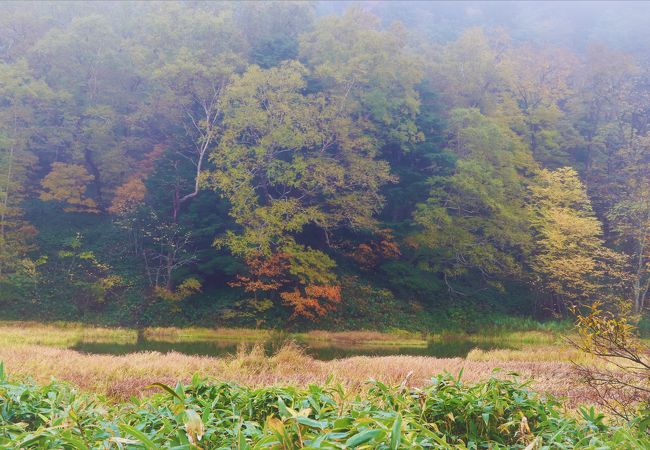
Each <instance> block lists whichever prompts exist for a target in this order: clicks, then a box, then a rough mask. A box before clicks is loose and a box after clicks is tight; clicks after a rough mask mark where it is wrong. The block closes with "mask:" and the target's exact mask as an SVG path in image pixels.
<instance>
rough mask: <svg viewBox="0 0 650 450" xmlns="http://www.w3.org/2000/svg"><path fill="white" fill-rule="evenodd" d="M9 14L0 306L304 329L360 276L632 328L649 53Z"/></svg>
mask: <svg viewBox="0 0 650 450" xmlns="http://www.w3.org/2000/svg"><path fill="white" fill-rule="evenodd" d="M5 9H6V11H5V13H3V17H2V18H1V19H0V21H1V23H0V25H1V26H0V285H2V292H3V293H2V294H0V301H5V302H13V301H15V299H16V298H19V297H20V298H22V299H24V298H30V299H32V301H33V302H37V303H38V299H39V298H40V297H42V296H44V295H53V294H52V292H53V290H56V289H63V288H62V286H63V285H67V286H71V287H72V289H71V290H70V291H65V292H66V297H67V298H65V299H59V300H58V301H59V302H72V303H75V304H76V305H77V306H79V308H81V309H97V310H101V308H102V307H104V306H103V305H106V304H107V303H111V302H119V301H120V299H121V298H123V297H124V296H125V295H127V294H126V293H127V292H130V293H131V294H133V292H137V295H138V296H140V297H141V298H143V299H145V298H146V299H150V300H147V301H151V299H157V300H156V301H158V300H159V301H163V302H167V303H169V304H172V305H179V304H182V303H183V302H185V301H186V300H187V299H191V298H192V297H193V296H197V295H205V294H206V293H209V292H211V290H213V289H222V288H227V289H232V290H236V291H237V292H238V293H239V294H240V299H239V300H238V301H237V302H236V303H234V304H233V305H230V306H228V308H227V310H225V311H226V312H227V313H232V312H233V311H236V312H237V313H238V314H245V315H247V316H250V317H253V318H254V317H256V316H257V315H259V314H263V313H264V311H266V310H268V309H271V308H280V309H281V310H282V311H284V313H285V314H286V317H288V318H290V320H295V321H317V320H320V319H321V318H323V317H325V316H327V315H328V314H329V313H332V312H333V311H336V310H337V309H340V308H341V307H342V304H343V302H344V299H345V298H346V296H348V295H350V294H349V292H348V291H349V290H350V289H351V287H350V285H351V283H356V284H357V285H358V284H359V283H360V282H359V280H360V279H361V280H365V281H367V282H368V283H369V284H371V285H373V284H376V285H381V286H383V287H386V288H387V289H389V290H390V291H391V292H394V293H395V294H396V295H398V296H399V297H400V298H402V299H404V301H416V302H420V303H422V304H424V305H427V304H431V303H435V302H437V301H439V299H440V298H451V299H453V298H461V299H462V298H468V297H471V298H475V299H477V301H479V302H480V298H481V290H482V289H491V290H493V291H495V292H500V293H504V295H505V293H506V292H507V291H508V290H509V289H510V287H511V286H512V285H513V283H514V284H517V285H521V286H525V287H526V289H527V291H526V292H527V294H526V302H527V303H528V304H529V305H530V307H531V310H535V311H536V312H538V313H541V312H544V311H551V312H557V313H564V312H565V311H566V309H567V307H568V306H569V305H571V304H574V303H576V302H581V301H585V300H592V299H595V298H598V299H601V300H603V301H608V302H609V301H611V302H618V301H622V302H624V303H625V304H626V305H629V307H630V308H631V309H633V310H634V311H635V312H642V311H643V309H644V307H645V306H646V303H647V296H648V290H649V289H650V266H649V265H648V258H649V257H650V248H649V245H648V244H649V242H648V239H649V237H650V177H649V175H650V134H649V132H650V128H649V125H650V71H649V70H648V67H647V61H646V60H644V59H643V58H641V57H639V56H638V55H632V54H627V53H625V52H622V51H620V50H614V49H612V48H608V47H606V46H604V45H601V44H598V43H593V44H592V45H590V46H589V47H588V48H587V49H586V50H585V51H580V52H576V51H575V50H573V49H571V48H568V47H569V46H566V47H559V46H550V45H549V46H542V45H537V44H535V43H533V42H522V41H520V40H513V39H511V38H510V37H509V36H508V34H507V31H504V30H491V29H482V28H469V29H466V30H463V31H462V33H460V35H459V37H458V38H457V39H455V40H452V41H447V42H442V43H440V42H433V41H431V40H430V39H427V38H425V37H424V36H422V35H419V34H418V33H417V32H415V31H414V30H411V29H409V28H407V27H406V26H404V25H402V24H400V23H392V24H388V25H387V24H385V23H383V22H382V21H380V20H379V19H378V18H377V17H376V16H374V15H372V14H371V13H369V12H367V11H365V10H364V9H362V8H350V9H347V10H346V11H344V12H342V13H341V14H338V15H332V16H319V15H317V14H316V8H315V6H314V4H311V3H290V2H280V3H250V4H246V3H244V4H237V3H214V2H209V3H201V2H197V3H195V2H188V3H173V2H169V3H168V2H165V3H125V4H102V3H99V4H96V5H94V4H84V5H78V4H67V3H60V4H56V3H51V4H50V3H48V4H42V5H30V4H25V3H11V4H7V5H6V8H5ZM48 214H49V215H48ZM44 217H54V218H56V220H49V219H48V220H45V219H44ZM57 220H63V221H65V220H67V221H68V222H65V223H71V224H73V225H74V226H71V227H70V228H69V229H66V228H63V229H62V228H61V226H60V223H63V222H57ZM89 235H91V236H94V237H93V238H92V239H95V238H96V237H97V236H110V240H111V242H110V243H109V244H107V245H104V247H102V248H99V247H97V246H95V245H94V244H93V242H92V239H91V238H90V237H89ZM97 239H100V238H97ZM353 279H354V280H356V281H354V282H352V281H351V280H353ZM61 292H62V291H60V290H59V291H58V293H59V295H60V294H61ZM202 292H203V293H202ZM143 301H144V300H143Z"/></svg>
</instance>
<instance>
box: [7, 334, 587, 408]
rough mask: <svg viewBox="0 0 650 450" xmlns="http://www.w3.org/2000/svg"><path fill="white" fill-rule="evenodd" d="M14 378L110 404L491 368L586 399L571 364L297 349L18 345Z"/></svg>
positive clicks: (355, 385) (11, 355)
mask: <svg viewBox="0 0 650 450" xmlns="http://www.w3.org/2000/svg"><path fill="white" fill-rule="evenodd" d="M0 361H4V363H5V366H6V369H7V372H8V373H9V374H10V376H11V377H12V378H19V379H20V378H33V379H35V380H36V381H37V382H41V383H44V382H48V381H49V380H50V379H51V377H54V378H56V379H59V380H65V381H69V382H72V383H74V384H76V385H78V386H79V387H80V388H82V389H85V390H89V391H93V392H98V393H102V394H106V395H108V396H109V397H112V398H115V399H124V398H128V397H130V396H133V395H146V392H147V391H146V389H145V388H146V386H148V385H150V384H151V383H155V382H162V383H166V384H174V383H176V382H177V381H184V382H187V381H188V380H189V379H190V378H191V377H192V375H193V374H194V373H199V374H200V375H202V376H205V377H209V378H212V379H214V380H215V381H232V382H236V383H241V384H244V385H248V386H252V387H262V386H269V385H297V386H305V385H308V384H310V383H324V382H325V381H326V380H327V378H328V376H330V375H331V376H332V377H333V378H334V380H336V381H339V382H341V383H343V384H345V385H346V386H348V387H349V388H351V389H362V388H363V386H364V385H365V383H366V382H367V381H368V380H369V379H371V378H372V379H377V380H381V381H384V382H387V383H391V384H398V383H400V382H401V381H402V380H403V379H404V378H405V376H406V375H407V373H409V372H411V371H412V372H413V376H412V378H411V379H410V382H411V384H412V385H415V386H422V385H425V384H426V383H427V382H428V380H430V379H431V377H432V376H434V375H436V374H440V373H443V372H445V371H447V372H450V373H452V374H458V373H459V372H460V370H461V369H462V370H463V379H464V380H465V381H467V382H474V381H478V380H482V379H485V378H488V377H490V376H491V375H492V374H493V370H494V369H495V368H500V369H502V370H501V371H500V372H498V374H499V376H507V374H508V373H509V372H517V373H518V374H519V375H520V376H521V378H524V379H528V378H530V379H532V380H533V387H534V388H535V389H537V390H539V391H542V392H549V393H552V394H554V395H558V396H562V397H566V398H567V399H568V401H569V404H570V405H575V404H577V403H590V402H591V400H592V399H591V397H590V394H589V392H588V391H587V390H586V389H585V388H582V387H581V386H579V384H578V383H577V382H575V380H574V378H575V377H574V375H573V369H572V366H571V364H570V363H566V362H557V361H490V360H488V361H484V360H471V359H470V360H465V359H462V358H449V359H439V358H431V357H414V356H387V357H365V356H364V357H353V358H347V359H340V360H334V361H317V360H315V359H312V358H310V357H308V356H306V355H305V354H304V353H303V351H302V350H301V349H300V348H299V347H297V346H295V345H291V344H288V345H285V346H283V347H282V348H281V349H280V350H279V351H278V352H277V353H276V354H275V355H274V356H271V357H267V356H265V355H264V351H263V349H262V348H261V347H260V346H249V347H248V348H244V347H241V348H240V350H239V352H238V353H237V354H236V355H234V356H232V357H226V358H211V357H199V356H188V355H183V354H180V353H174V352H172V353H167V354H161V353H155V352H147V353H135V354H129V355H125V356H110V355H89V354H83V353H79V352H76V351H74V350H69V349H60V348H52V347H43V346H34V345H24V346H16V347H6V346H3V347H2V348H0Z"/></svg>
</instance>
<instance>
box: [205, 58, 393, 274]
mask: <svg viewBox="0 0 650 450" xmlns="http://www.w3.org/2000/svg"><path fill="white" fill-rule="evenodd" d="M306 73H307V69H306V68H305V67H304V66H302V65H301V64H299V63H296V62H292V63H287V64H285V65H283V66H282V67H280V68H272V69H269V70H262V69H259V68H257V67H252V68H250V69H249V70H248V71H247V72H246V73H245V74H244V75H242V76H241V77H239V78H237V79H236V80H235V81H234V82H233V84H232V86H231V87H230V89H229V92H228V94H227V97H226V105H225V106H224V115H225V117H224V127H225V131H224V134H223V138H222V141H221V145H220V146H219V147H218V148H217V150H216V151H215V152H214V153H212V155H211V160H212V162H213V163H214V164H215V166H216V170H215V171H214V172H213V173H212V174H211V175H210V182H211V183H212V185H213V186H214V187H215V188H216V189H218V191H219V192H221V193H222V194H223V195H224V196H225V197H226V198H227V199H228V200H229V202H230V204H231V205H232V209H231V215H232V217H233V218H234V219H235V221H236V222H237V223H238V224H239V225H240V226H241V227H242V229H243V231H242V232H241V233H235V232H233V231H229V232H228V234H226V236H224V237H223V238H222V239H220V240H219V241H218V242H219V244H220V245H225V246H227V247H228V248H230V250H231V251H232V252H233V253H235V254H239V255H243V256H244V257H247V256H248V255H251V254H252V255H255V254H261V255H264V256H267V257H268V256H270V255H272V254H274V253H276V252H280V253H289V254H293V255H294V256H296V257H294V258H291V268H290V271H291V272H293V273H302V274H303V275H306V274H316V271H315V270H314V269H315V268H317V267H318V266H319V265H322V264H325V263H326V262H327V261H329V258H328V257H327V256H326V255H325V254H324V253H323V252H321V251H318V250H314V249H309V248H304V249H303V247H302V246H300V245H298V244H297V243H296V240H295V236H296V234H297V233H299V232H300V231H302V230H303V228H304V227H305V226H306V225H308V224H313V225H315V226H317V227H319V228H321V229H322V230H323V236H324V238H325V240H326V241H327V240H329V234H330V233H331V230H333V229H336V228H337V227H341V226H348V227H351V228H355V227H366V228H367V227H372V226H373V224H374V219H373V214H375V213H376V212H377V211H378V210H379V208H380V207H381V205H382V197H381V195H380V194H379V192H378V190H379V187H380V186H381V185H382V184H384V183H386V182H388V181H390V180H391V177H390V174H389V173H388V167H387V165H386V163H385V162H383V161H379V160H377V159H375V158H374V156H375V154H376V150H375V149H374V148H373V146H372V140H369V139H368V138H367V137H366V136H364V135H363V134H362V133H360V131H362V130H363V128H361V129H359V127H360V126H359V125H358V124H357V123H356V122H355V119H354V117H353V116H351V115H350V114H349V112H348V110H347V108H346V107H345V104H344V103H342V99H339V98H334V99H329V98H327V97H325V96H323V95H318V94H307V95H306V94H304V93H303V91H304V89H305V87H306V82H305V79H304V76H305V75H306ZM361 126H362V125H361ZM290 249H291V250H290ZM297 255H302V257H298V256H297ZM326 265H331V264H330V263H329V262H327V263H326ZM310 278H311V275H310V276H306V279H305V280H301V282H303V281H304V283H303V284H304V285H309V284H313V283H312V282H311V279H310Z"/></svg>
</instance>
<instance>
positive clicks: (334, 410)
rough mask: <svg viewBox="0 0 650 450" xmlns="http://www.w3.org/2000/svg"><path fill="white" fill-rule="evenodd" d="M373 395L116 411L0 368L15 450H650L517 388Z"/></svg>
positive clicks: (278, 394) (261, 396) (627, 431)
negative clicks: (9, 375) (23, 379)
mask: <svg viewBox="0 0 650 450" xmlns="http://www.w3.org/2000/svg"><path fill="white" fill-rule="evenodd" d="M370 383H371V386H370V389H368V390H367V391H365V393H363V394H358V393H355V394H350V393H348V392H346V391H345V390H344V389H343V387H341V386H339V385H335V384H333V383H326V384H325V385H324V386H315V385H313V386H310V387H309V388H307V389H297V388H292V387H282V388H280V387H266V388H262V389H251V388H246V387H242V386H239V385H235V384H227V383H219V384H211V383H209V382H208V381H206V380H203V379H201V378H200V377H199V376H198V375H195V376H194V378H193V379H192V381H191V383H190V384H188V385H185V386H184V385H181V384H179V385H177V386H176V387H174V388H172V387H169V386H166V385H163V384H157V385H155V387H156V388H158V389H160V390H161V393H159V394H156V395H153V396H150V397H147V398H144V399H132V400H131V401H129V402H126V403H119V404H112V403H110V402H107V401H105V400H104V399H103V398H101V397H98V396H95V395H91V394H86V393H81V392H78V391H76V390H75V389H74V388H73V387H71V386H70V385H67V384H63V383H58V382H52V383H51V384H48V385H46V386H38V385H34V384H31V383H16V382H12V381H10V380H8V379H7V378H6V376H5V375H4V374H3V373H2V369H1V365H0V448H7V449H28V448H29V449H36V448H38V449H62V448H63V449H87V448H101V449H113V448H114V449H159V448H168V449H171V448H174V449H188V450H189V449H241V450H243V449H251V450H252V449H262V448H264V449H287V450H288V449H298V448H304V449H315V448H329V449H343V448H346V449H347V448H359V449H361V448H373V449H418V448H421V449H424V448H441V449H479V448H490V449H499V448H513V449H516V448H520V449H542V448H544V449H546V448H549V449H550V448H585V449H588V448H593V449H596V448H599V449H600V448H630V449H633V448H648V446H649V445H650V439H648V437H647V435H643V433H642V432H641V431H638V429H637V428H635V426H634V425H633V424H632V425H625V426H615V425H612V424H608V423H607V422H606V420H605V418H604V417H603V416H602V415H600V414H598V413H596V412H594V411H593V409H584V408H583V409H581V410H580V411H579V414H578V415H576V416H575V417H573V415H567V414H566V413H564V412H563V410H562V408H561V407H560V405H559V403H557V402H556V401H555V400H553V399H552V398H546V397H542V396H540V395H538V394H536V393H534V392H533V391H531V390H529V389H528V387H527V385H526V384H525V383H520V382H518V381H517V380H516V378H512V379H510V380H500V379H497V378H492V379H489V380H487V381H485V382H481V383H477V384H472V385H468V384H464V383H463V382H462V381H461V380H460V377H458V378H456V377H452V376H450V375H442V376H438V377H434V378H433V379H432V382H431V384H430V386H429V387H426V388H424V389H413V388H409V387H407V382H406V380H405V382H404V383H402V385H400V386H387V385H385V384H383V383H380V382H377V381H374V382H370Z"/></svg>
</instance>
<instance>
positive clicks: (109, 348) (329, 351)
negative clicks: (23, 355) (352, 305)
mask: <svg viewBox="0 0 650 450" xmlns="http://www.w3.org/2000/svg"><path fill="white" fill-rule="evenodd" d="M242 343H247V344H253V343H254V342H251V341H246V342H245V341H238V340H234V339H223V340H219V339H214V340H204V341H191V342H166V341H159V340H148V339H140V340H139V341H138V342H136V343H128V344H123V343H97V342H80V343H78V344H77V345H75V346H74V347H72V348H73V349H74V350H77V351H80V352H84V353H95V354H111V355H126V354H129V353H135V352H145V351H155V352H160V353H168V352H172V351H174V352H179V353H184V354H187V355H199V356H225V355H232V354H234V353H236V351H237V348H238V347H239V346H240V345H241V344H242ZM281 344H282V341H281V340H277V339H276V340H270V341H266V342H264V348H265V351H266V353H267V354H269V355H271V354H273V353H274V352H275V351H276V350H277V349H278V348H279V346H280V345H281ZM298 345H300V346H301V347H303V348H304V349H305V352H306V353H307V354H308V355H310V356H312V357H314V358H316V359H319V360H323V361H328V360H332V359H338V358H346V357H350V356H389V355H413V356H434V357H438V358H453V357H465V356H467V354H468V353H469V352H470V351H471V350H472V349H474V348H479V349H481V350H492V349H500V348H512V346H506V345H501V344H498V343H495V342H476V341H471V340H467V339H454V340H445V341H431V342H427V343H426V345H386V344H381V343H378V344H368V343H363V344H355V343H349V342H335V341H315V342H309V341H299V342H298Z"/></svg>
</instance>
